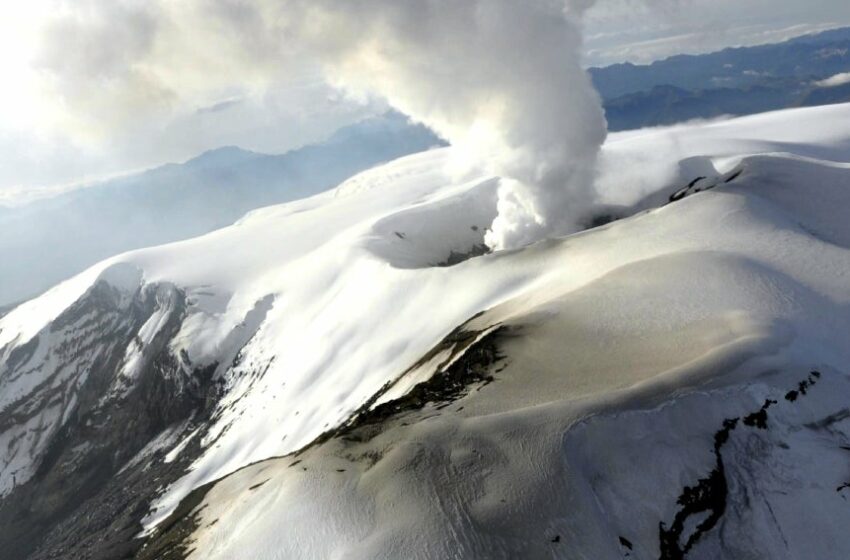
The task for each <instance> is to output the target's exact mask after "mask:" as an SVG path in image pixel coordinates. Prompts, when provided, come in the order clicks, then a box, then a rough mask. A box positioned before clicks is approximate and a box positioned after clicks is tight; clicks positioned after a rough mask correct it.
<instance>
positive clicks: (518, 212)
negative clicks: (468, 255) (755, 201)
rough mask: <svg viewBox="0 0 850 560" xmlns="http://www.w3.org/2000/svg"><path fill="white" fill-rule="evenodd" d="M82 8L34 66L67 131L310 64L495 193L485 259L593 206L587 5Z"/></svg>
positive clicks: (413, 1)
mask: <svg viewBox="0 0 850 560" xmlns="http://www.w3.org/2000/svg"><path fill="white" fill-rule="evenodd" d="M83 1H84V3H85V5H86V6H87V7H88V8H87V9H86V10H85V12H84V15H85V17H83V16H80V15H78V17H75V18H72V19H70V20H60V21H59V22H58V23H57V25H55V26H53V28H52V29H51V33H50V34H49V35H48V45H47V47H48V48H47V49H46V52H47V54H48V55H49V56H46V57H45V60H46V62H45V64H46V65H47V66H48V68H47V70H51V71H52V73H53V74H54V80H53V81H54V83H56V84H58V85H59V86H61V93H62V94H63V97H64V98H65V99H64V101H65V103H64V105H63V106H65V107H70V108H71V109H73V111H72V116H73V117H74V120H79V119H80V116H81V115H82V116H85V117H91V118H90V119H89V120H90V121H91V122H93V123H95V124H97V125H99V126H104V123H106V125H107V126H108V125H110V123H121V122H124V121H133V122H135V121H140V120H141V121H148V120H151V119H149V118H145V115H146V113H150V114H154V115H156V114H163V113H173V112H174V111H175V107H177V106H180V105H181V104H182V106H184V107H185V106H193V105H194V106H195V107H197V106H198V105H199V102H202V101H203V100H204V98H205V97H206V96H208V95H209V93H208V92H222V91H223V92H228V91H229V90H230V89H231V88H232V87H234V86H238V85H240V84H242V85H245V84H247V85H246V86H245V87H248V88H251V87H253V88H255V89H256V88H258V87H262V85H263V84H265V83H267V82H273V81H275V80H280V79H282V78H283V76H284V75H285V74H286V73H287V72H288V71H292V69H294V68H303V67H304V65H305V61H308V60H311V61H316V60H317V61H318V62H319V64H320V66H321V67H322V68H323V70H324V73H325V75H326V76H327V79H328V80H329V81H331V82H332V83H333V84H334V85H336V86H339V87H341V88H343V89H345V90H347V91H349V92H353V93H354V94H367V95H368V96H370V97H371V96H374V97H378V98H383V99H385V100H386V101H388V102H389V103H390V104H391V105H392V106H394V107H395V108H397V109H398V110H400V111H402V112H404V113H406V114H407V115H409V116H411V117H412V118H413V119H414V120H417V121H420V122H422V123H425V124H426V125H428V126H429V127H431V128H432V129H433V130H434V131H435V132H437V133H438V134H440V135H441V136H443V137H444V138H445V139H447V140H449V141H450V142H451V143H452V144H453V145H455V146H456V147H457V148H458V149H459V150H460V151H462V153H465V154H470V155H471V156H473V157H477V158H478V159H480V160H481V161H485V162H487V164H488V165H489V166H490V167H491V171H492V172H493V173H494V174H497V175H499V176H500V177H502V178H503V179H502V182H501V185H500V196H499V203H498V217H497V218H496V220H495V221H494V222H493V224H492V226H491V229H490V231H488V232H487V236H486V242H487V243H488V245H490V246H491V247H493V248H495V249H503V248H511V247H517V246H522V245H524V244H527V243H529V242H532V241H534V240H536V239H539V238H541V237H544V236H547V235H551V234H559V233H567V232H570V231H571V230H573V229H575V228H576V225H577V221H578V220H579V219H580V218H581V217H582V215H583V214H584V213H585V212H586V211H587V209H588V208H589V207H590V205H591V204H592V202H593V196H594V195H593V193H594V190H593V188H592V181H593V175H594V169H595V163H596V157H597V154H598V152H599V148H600V145H601V144H602V142H603V141H604V138H605V134H606V125H605V119H604V115H603V111H602V108H601V103H600V100H599V99H598V96H597V94H596V92H595V91H594V89H593V87H592V85H591V83H590V80H589V78H588V76H587V75H586V73H585V72H584V71H583V69H582V68H581V65H580V60H581V47H582V45H581V39H582V37H581V30H580V26H579V25H580V18H581V17H582V15H583V13H584V12H585V11H586V9H587V8H588V7H589V6H590V5H591V4H592V3H593V2H594V0H185V1H184V2H170V1H167V0H151V1H150V2H144V3H139V2H135V1H133V0H81V2H83ZM116 29H117V30H119V31H121V32H120V33H117V34H116V32H115V30H116ZM80 37H83V38H85V41H84V42H83V44H82V45H80V48H78V49H71V50H72V51H73V52H74V53H75V55H74V56H75V58H74V60H73V62H74V63H73V64H69V63H68V61H67V60H65V57H64V56H63V53H65V52H67V51H68V49H67V47H66V46H65V45H66V44H67V42H68V40H71V39H74V38H80ZM116 37H118V38H120V39H121V41H118V40H116V39H115V38H116ZM100 43H102V44H100ZM51 45H52V46H53V48H50V46H51ZM306 64H308V65H309V64H310V63H306ZM92 74H93V75H92ZM104 96H105V97H106V98H105V99H104V98H103V97H104ZM103 108H106V109H103ZM122 108H126V109H127V110H126V111H122ZM107 109H108V110H107ZM157 111H159V113H157ZM101 113H105V114H101ZM77 128H83V126H82V125H80V126H77Z"/></svg>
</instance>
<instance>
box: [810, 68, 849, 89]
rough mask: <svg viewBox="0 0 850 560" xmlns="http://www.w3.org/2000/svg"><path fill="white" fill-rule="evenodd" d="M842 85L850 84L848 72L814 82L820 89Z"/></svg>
mask: <svg viewBox="0 0 850 560" xmlns="http://www.w3.org/2000/svg"><path fill="white" fill-rule="evenodd" d="M844 84H850V72H845V73H843V74H836V75H835V76H831V77H829V78H827V79H825V80H821V81H819V82H815V85H816V86H817V87H821V88H831V87H837V86H843V85H844Z"/></svg>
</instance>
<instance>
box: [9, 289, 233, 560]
mask: <svg viewBox="0 0 850 560" xmlns="http://www.w3.org/2000/svg"><path fill="white" fill-rule="evenodd" d="M185 307H186V302H185V296H184V294H183V293H182V292H181V291H180V290H178V289H176V288H175V287H173V286H168V285H159V286H155V285H147V286H144V287H141V288H138V289H137V290H136V291H135V292H133V293H127V292H126V291H124V290H122V289H119V288H115V287H113V286H112V285H110V284H108V283H106V282H104V281H101V282H98V283H97V284H95V285H94V286H93V287H92V288H91V289H90V290H89V291H88V293H87V294H86V295H85V296H84V297H82V298H81V299H80V300H79V301H78V302H77V303H75V304H74V305H73V306H71V307H70V308H69V309H68V310H67V311H65V312H64V313H63V314H62V315H61V316H60V317H58V318H57V319H56V320H55V321H53V322H52V324H51V325H49V326H48V327H46V328H45V329H44V330H43V331H42V332H41V333H39V334H38V335H37V336H36V337H35V338H34V339H33V340H32V341H31V342H29V343H27V344H25V345H23V346H20V347H18V348H16V349H15V350H13V351H12V352H11V353H10V355H9V356H8V358H7V359H6V360H5V363H4V366H5V369H3V370H2V371H0V386H4V387H7V388H8V387H14V386H15V385H14V383H15V382H16V381H17V382H18V385H17V386H20V380H22V379H24V380H25V379H26V377H27V376H32V377H33V378H35V377H36V376H37V377H38V378H39V379H41V382H40V383H39V384H38V385H37V386H35V387H32V388H30V389H31V390H29V391H25V392H24V394H23V396H22V397H21V398H19V399H17V400H14V401H12V402H8V403H6V406H5V407H4V408H2V409H0V434H2V436H3V439H4V440H5V441H6V442H7V443H6V446H5V449H4V457H6V458H7V459H6V464H5V465H0V466H3V467H4V468H6V469H10V468H13V467H14V466H15V465H24V467H21V468H20V470H19V472H17V473H16V472H13V473H12V474H13V481H14V483H16V486H15V487H14V488H13V489H12V490H11V492H9V493H8V494H7V495H6V496H5V497H3V499H2V501H0V549H2V550H4V551H6V553H7V554H9V557H11V558H67V557H69V556H75V557H81V558H104V559H105V558H121V557H124V556H126V555H128V554H131V553H132V550H133V549H134V548H135V547H136V546H137V544H136V542H135V540H134V539H133V536H134V535H135V534H137V533H139V531H140V530H141V526H140V524H139V521H140V520H141V518H142V517H143V516H144V515H145V514H146V513H147V509H148V504H149V503H150V500H151V499H152V498H153V497H154V496H155V495H156V492H157V490H158V489H161V487H162V485H163V484H165V483H167V482H168V481H169V480H174V479H176V478H177V477H179V476H180V474H182V472H183V469H184V468H185V466H186V464H187V463H188V461H189V460H190V456H191V454H192V451H193V449H194V447H193V446H192V445H189V446H187V449H186V450H185V451H186V452H185V453H184V454H182V455H181V456H180V457H178V458H177V460H175V461H172V462H169V463H166V462H164V460H163V459H164V457H163V454H164V452H162V451H157V450H156V449H152V450H150V451H151V453H150V456H149V457H146V458H145V460H142V461H135V462H133V461H131V460H132V459H133V458H134V457H135V456H136V455H137V454H139V452H140V451H142V450H143V449H145V447H146V446H148V447H151V446H149V444H151V443H152V440H154V438H156V437H157V436H158V435H160V434H162V433H163V432H164V431H165V430H167V429H169V428H171V437H172V438H177V437H179V435H180V433H183V432H187V430H189V429H194V428H193V423H197V422H198V421H200V420H201V419H202V417H203V415H204V411H205V410H209V407H208V403H210V402H212V401H214V398H215V394H216V390H215V387H214V385H213V383H212V382H211V373H212V370H213V369H214V368H206V369H205V370H196V369H195V368H193V367H192V365H191V364H188V363H186V361H185V360H181V359H180V358H178V357H175V356H174V355H173V354H172V353H171V352H170V350H169V342H170V341H171V340H172V338H173V337H174V335H175V334H176V333H177V331H178V329H179V327H180V324H181V320H182V318H183V316H184V312H185ZM154 315H157V320H158V324H159V325H160V328H159V329H158V330H157V331H156V332H155V333H154V334H153V336H152V337H151V338H150V339H149V340H145V341H142V340H141V339H140V335H139V333H140V331H141V329H142V328H143V326H144V325H145V324H146V323H147V322H148V321H149V320H150V319H151V318H152V317H154ZM130 360H132V363H130ZM130 366H132V368H131V367H130ZM48 368H49V370H50V371H48V372H45V370H46V369H48ZM130 370H132V375H129V373H130ZM45 373H47V375H45ZM154 443H155V442H154ZM153 447H155V445H154V446H153ZM26 465H31V467H30V469H29V472H27V469H26V467H25V466H26ZM18 475H19V476H20V477H19V476H18Z"/></svg>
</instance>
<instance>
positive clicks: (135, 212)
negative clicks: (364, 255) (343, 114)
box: [0, 113, 440, 307]
mask: <svg viewBox="0 0 850 560" xmlns="http://www.w3.org/2000/svg"><path fill="white" fill-rule="evenodd" d="M439 144H440V141H439V140H438V139H437V138H436V137H435V136H434V135H433V134H432V133H431V132H430V131H428V130H427V129H425V128H424V127H422V126H415V125H412V124H410V123H409V122H408V121H407V119H406V118H405V117H403V116H401V115H399V114H394V113H390V114H387V115H384V116H382V117H375V118H372V119H367V120H365V121H362V122H360V123H357V124H354V125H352V126H350V127H346V128H343V129H341V130H340V131H338V132H337V133H336V134H334V135H333V136H332V137H331V138H329V139H327V140H325V141H323V142H320V143H317V144H313V145H309V146H305V147H302V148H299V149H297V150H292V151H290V152H287V153H285V154H278V155H269V154H260V153H256V152H250V151H246V150H242V149H239V148H236V147H225V148H220V149H217V150H211V151H209V152H206V153H204V154H201V155H199V156H198V157H196V158H193V159H191V160H189V161H187V162H185V163H181V164H168V165H164V166H161V167H158V168H156V169H152V170H149V171H145V172H141V173H135V174H131V175H127V176H123V177H118V178H113V179H110V180H105V181H101V182H99V183H95V184H91V185H86V186H82V187H77V188H74V189H72V190H70V191H68V192H64V193H59V194H55V195H54V196H51V197H49V198H46V199H41V200H35V201H30V202H28V203H18V204H15V202H18V201H17V200H15V199H12V200H10V202H11V203H12V205H11V206H9V207H7V206H6V205H4V202H5V201H4V200H2V199H0V261H2V262H4V263H9V264H8V265H7V267H5V268H4V271H3V272H4V273H3V274H2V275H0V307H2V306H5V305H7V304H10V303H13V302H21V301H23V300H24V299H29V298H31V297H34V296H35V295H36V294H39V293H41V292H43V291H44V290H46V289H48V288H50V287H51V286H53V285H55V284H56V283H57V282H60V281H62V280H65V279H67V278H69V277H70V276H72V275H75V274H78V273H79V272H81V271H83V270H85V269H86V268H88V267H89V266H91V265H93V264H95V263H97V262H98V261H101V260H103V259H105V258H108V257H111V256H113V255H116V254H118V253H123V252H125V251H128V250H131V249H137V248H140V247H148V246H151V245H160V244H163V243H170V242H173V241H178V240H181V239H188V238H191V237H195V236H198V235H203V234H205V233H208V232H210V231H213V230H216V229H218V228H221V227H225V226H228V225H230V224H232V223H233V222H235V221H236V220H238V219H239V218H241V217H242V216H243V215H244V214H245V213H246V212H249V211H250V210H253V209H255V208H261V207H263V206H268V205H270V204H279V203H281V202H287V201H290V200H296V199H298V198H303V197H306V196H311V195H313V194H316V193H318V192H321V191H323V190H326V189H329V188H331V187H334V186H336V185H337V184H339V182H340V181H343V180H345V179H346V178H348V177H350V176H352V175H354V174H355V173H358V172H360V171H363V170H364V169H368V168H369V167H372V166H374V165H378V164H380V163H384V162H386V161H390V160H392V159H395V158H397V157H400V156H403V155H407V154H411V153H415V152H419V151H421V150H425V149H428V148H429V147H431V146H435V145H439Z"/></svg>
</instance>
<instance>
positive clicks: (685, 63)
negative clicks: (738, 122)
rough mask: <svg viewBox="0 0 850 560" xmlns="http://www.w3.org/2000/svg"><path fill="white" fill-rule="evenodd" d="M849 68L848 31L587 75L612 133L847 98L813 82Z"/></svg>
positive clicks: (841, 90) (843, 91)
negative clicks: (600, 102) (599, 100)
mask: <svg viewBox="0 0 850 560" xmlns="http://www.w3.org/2000/svg"><path fill="white" fill-rule="evenodd" d="M848 71H850V28H842V29H834V30H830V31H825V32H823V33H817V34H813V35H805V36H802V37H797V38H794V39H791V40H789V41H785V42H783V43H776V44H768V45H759V46H756V47H744V48H729V49H724V50H722V51H719V52H715V53H709V54H702V55H678V56H673V57H670V58H667V59H664V60H660V61H656V62H653V63H652V64H648V65H635V64H631V63H624V64H615V65H612V66H608V67H605V68H591V69H590V70H589V72H590V75H591V77H592V79H593V83H594V85H595V86H596V88H597V90H598V91H599V93H600V95H601V96H602V97H603V99H604V103H605V109H606V115H607V117H608V126H609V129H610V130H612V131H616V130H628V129H634V128H642V127H646V126H658V125H665V124H673V123H677V122H682V121H686V120H690V119H695V118H711V117H717V116H721V115H748V114H754V113H761V112H765V111H772V110H776V109H783V108H789V107H804V106H812V105H823V104H832V103H843V102H846V101H850V88H846V87H840V86H839V87H837V88H824V87H820V86H819V85H818V84H817V82H818V81H820V80H823V79H826V78H829V77H831V76H834V75H836V74H840V73H843V72H848Z"/></svg>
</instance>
